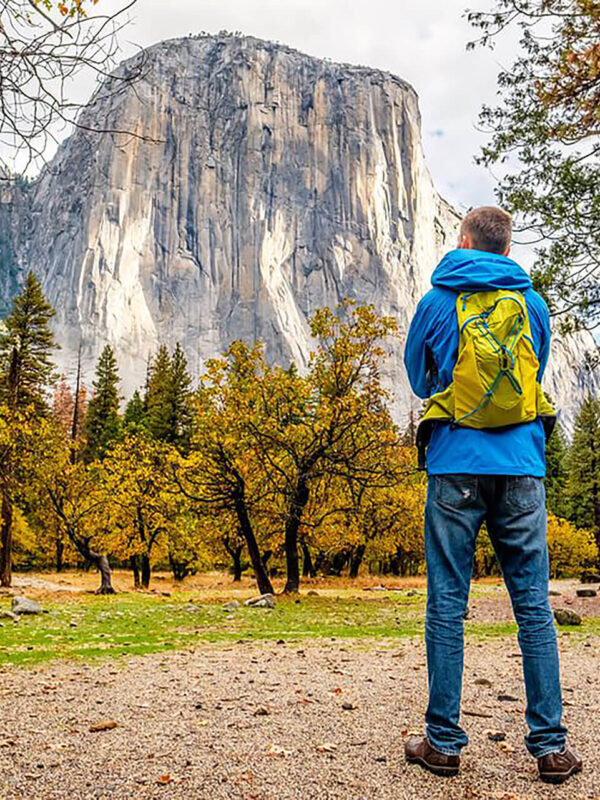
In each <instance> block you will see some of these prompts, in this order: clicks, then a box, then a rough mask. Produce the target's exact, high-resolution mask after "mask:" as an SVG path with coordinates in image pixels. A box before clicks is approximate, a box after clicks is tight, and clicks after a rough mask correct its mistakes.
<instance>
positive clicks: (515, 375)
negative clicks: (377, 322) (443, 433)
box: [417, 289, 556, 468]
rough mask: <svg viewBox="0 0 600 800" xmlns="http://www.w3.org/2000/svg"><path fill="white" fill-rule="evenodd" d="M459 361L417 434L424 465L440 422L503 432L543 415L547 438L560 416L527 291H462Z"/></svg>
mask: <svg viewBox="0 0 600 800" xmlns="http://www.w3.org/2000/svg"><path fill="white" fill-rule="evenodd" d="M456 313H457V317H458V327H459V344H458V358H457V361H456V365H455V367H454V371H453V373H452V383H451V384H450V386H448V388H447V389H445V390H444V391H442V392H437V393H436V394H434V395H432V396H431V397H430V398H429V400H428V401H427V405H426V408H425V412H424V414H423V417H422V419H421V422H420V424H419V429H418V431H417V446H418V448H419V466H420V467H421V468H424V467H425V449H426V447H427V444H428V443H429V439H430V437H431V431H432V428H433V425H434V423H436V422H449V423H450V424H451V425H458V426H461V427H463V426H464V427H467V428H503V427H507V426H511V425H518V424H521V423H523V422H531V421H532V420H534V419H536V418H537V417H542V419H543V421H544V429H545V431H546V437H549V435H550V433H551V432H552V428H553V426H554V422H555V421H556V414H555V411H554V409H553V408H552V406H551V405H550V403H549V402H548V401H547V399H546V397H545V395H544V392H543V391H542V387H541V386H540V384H539V383H538V380H537V373H538V370H539V366H540V365H539V362H538V359H537V356H536V354H535V351H534V349H533V341H532V339H531V329H530V325H529V314H528V311H527V303H526V302H525V298H524V297H523V295H522V293H521V292H518V291H508V290H505V289H494V290H492V291H478V292H462V293H461V294H459V295H458V297H457V300H456Z"/></svg>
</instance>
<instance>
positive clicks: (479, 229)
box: [462, 206, 512, 254]
mask: <svg viewBox="0 0 600 800" xmlns="http://www.w3.org/2000/svg"><path fill="white" fill-rule="evenodd" d="M462 230H464V231H467V232H468V233H469V234H470V235H471V239H472V240H473V246H474V247H475V249H476V250H486V251H487V252H489V253H500V254H502V253H504V252H506V250H507V249H508V247H509V245H510V239H511V235H512V218H511V216H510V214H509V213H508V211H504V210H503V209H502V208H497V207H496V206H481V208H474V209H473V210H472V211H469V213H468V214H467V216H466V217H465V218H464V219H463V223H462Z"/></svg>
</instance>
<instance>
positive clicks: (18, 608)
mask: <svg viewBox="0 0 600 800" xmlns="http://www.w3.org/2000/svg"><path fill="white" fill-rule="evenodd" d="M12 610H13V613H14V614H41V613H42V607H41V606H40V604H39V603H36V601H35V600H32V599H31V598H30V597H23V596H22V595H16V596H15V597H13V600H12Z"/></svg>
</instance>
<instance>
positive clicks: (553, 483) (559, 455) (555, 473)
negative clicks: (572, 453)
mask: <svg viewBox="0 0 600 800" xmlns="http://www.w3.org/2000/svg"><path fill="white" fill-rule="evenodd" d="M567 457H568V446H567V439H566V436H565V432H564V430H563V428H562V426H561V424H560V422H557V423H556V425H555V426H554V430H553V432H552V436H551V437H550V439H549V440H548V443H547V444H546V505H547V506H548V509H549V510H550V511H551V512H552V513H553V514H555V515H556V516H557V517H566V516H568V501H567V477H568V465H567V461H568V458H567Z"/></svg>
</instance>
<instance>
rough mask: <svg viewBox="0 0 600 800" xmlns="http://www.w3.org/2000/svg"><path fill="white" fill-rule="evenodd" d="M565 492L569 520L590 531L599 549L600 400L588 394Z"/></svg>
mask: <svg viewBox="0 0 600 800" xmlns="http://www.w3.org/2000/svg"><path fill="white" fill-rule="evenodd" d="M568 489H569V504H570V512H571V513H570V518H571V520H572V521H573V522H574V523H575V524H576V525H577V526H578V527H580V528H589V529H591V530H593V532H594V536H595V537H596V543H597V544H598V547H599V550H600V400H598V399H597V398H595V397H592V396H591V395H588V396H587V397H586V399H585V400H584V401H583V403H582V404H581V407H580V408H579V411H578V412H577V416H576V418H575V432H574V434H573V444H572V445H571V451H570V456H569V481H568Z"/></svg>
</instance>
